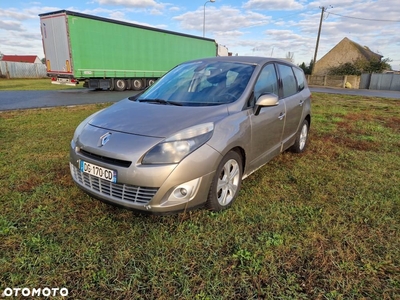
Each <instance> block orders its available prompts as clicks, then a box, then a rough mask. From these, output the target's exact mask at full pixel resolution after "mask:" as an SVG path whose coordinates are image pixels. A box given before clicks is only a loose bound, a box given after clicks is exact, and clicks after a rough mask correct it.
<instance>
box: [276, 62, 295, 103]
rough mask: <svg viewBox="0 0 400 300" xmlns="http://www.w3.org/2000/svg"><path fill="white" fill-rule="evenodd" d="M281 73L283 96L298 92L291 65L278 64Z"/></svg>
mask: <svg viewBox="0 0 400 300" xmlns="http://www.w3.org/2000/svg"><path fill="white" fill-rule="evenodd" d="M278 69H279V74H280V75H281V78H282V85H283V97H284V98H286V97H289V96H292V95H294V94H296V92H297V83H296V79H295V77H294V74H293V70H292V68H291V67H289V66H286V65H281V64H278Z"/></svg>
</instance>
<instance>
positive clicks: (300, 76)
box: [293, 68, 305, 91]
mask: <svg viewBox="0 0 400 300" xmlns="http://www.w3.org/2000/svg"><path fill="white" fill-rule="evenodd" d="M293 71H294V75H295V76H296V79H297V86H298V89H299V91H302V90H304V88H305V83H304V82H305V77H304V72H303V71H302V70H300V69H298V68H293Z"/></svg>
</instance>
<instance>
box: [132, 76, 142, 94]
mask: <svg viewBox="0 0 400 300" xmlns="http://www.w3.org/2000/svg"><path fill="white" fill-rule="evenodd" d="M143 87H144V86H143V80H142V79H132V89H133V90H135V91H140V90H141V89H143Z"/></svg>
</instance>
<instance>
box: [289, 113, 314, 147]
mask: <svg viewBox="0 0 400 300" xmlns="http://www.w3.org/2000/svg"><path fill="white" fill-rule="evenodd" d="M309 126H310V125H309V123H308V121H307V120H304V121H303V123H302V124H301V126H300V129H299V131H298V132H297V134H296V140H295V142H294V144H293V146H292V147H291V148H290V150H291V151H292V152H295V153H301V152H303V151H304V150H305V149H306V146H307V141H308V130H309Z"/></svg>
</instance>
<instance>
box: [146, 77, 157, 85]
mask: <svg viewBox="0 0 400 300" xmlns="http://www.w3.org/2000/svg"><path fill="white" fill-rule="evenodd" d="M154 82H156V81H155V80H154V79H152V78H151V79H148V80H147V86H151V85H153V84H154Z"/></svg>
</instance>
